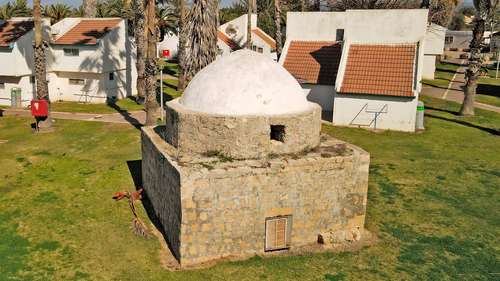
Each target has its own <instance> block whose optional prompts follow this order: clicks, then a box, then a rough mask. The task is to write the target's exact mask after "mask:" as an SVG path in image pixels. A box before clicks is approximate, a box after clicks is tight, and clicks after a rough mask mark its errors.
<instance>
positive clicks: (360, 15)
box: [345, 9, 428, 43]
mask: <svg viewBox="0 0 500 281" xmlns="http://www.w3.org/2000/svg"><path fill="white" fill-rule="evenodd" d="M345 13H346V15H345V17H346V19H347V20H346V26H345V37H346V38H347V39H348V40H350V41H351V42H352V43H415V42H418V41H423V40H424V38H425V33H426V29H427V14H428V10H426V9H396V10H347V11H346V12H345Z"/></svg>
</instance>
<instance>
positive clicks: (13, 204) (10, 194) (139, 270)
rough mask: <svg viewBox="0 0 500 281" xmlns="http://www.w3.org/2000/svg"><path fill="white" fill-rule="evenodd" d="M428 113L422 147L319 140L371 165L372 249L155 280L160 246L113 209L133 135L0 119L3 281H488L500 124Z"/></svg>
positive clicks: (400, 137)
mask: <svg viewBox="0 0 500 281" xmlns="http://www.w3.org/2000/svg"><path fill="white" fill-rule="evenodd" d="M424 101H425V103H426V107H427V108H428V110H427V112H426V114H427V117H426V120H425V121H426V123H425V125H426V129H427V130H426V131H425V132H423V133H421V134H408V133H399V132H382V133H375V132H371V131H366V130H362V129H353V128H340V127H331V126H325V127H324V128H323V131H324V132H325V133H327V134H331V135H333V136H335V137H337V138H339V139H342V140H346V141H349V142H351V143H354V144H356V145H358V146H360V147H362V148H364V149H365V150H367V151H369V152H370V153H371V166H370V178H369V192H368V209H367V218H366V227H367V229H369V230H370V231H372V232H374V233H376V234H377V235H378V236H379V238H380V242H379V243H378V244H376V245H374V246H371V247H368V248H364V249H362V250H361V251H359V252H355V253H324V254H315V255H304V256H296V257H272V258H262V257H254V258H251V259H249V260H246V261H238V262H225V263H219V264H217V265H216V266H214V267H211V268H208V269H199V270H191V271H183V272H170V271H167V270H165V269H163V268H162V267H161V265H160V258H159V243H158V241H157V240H155V239H149V240H143V239H140V238H137V237H136V236H134V235H133V234H132V231H131V229H130V221H131V219H132V216H131V214H130V212H129V210H128V206H127V203H126V202H114V201H113V200H112V199H111V196H112V194H113V192H115V191H118V190H132V189H133V188H134V187H133V182H132V179H131V177H130V175H129V171H128V169H127V163H126V161H129V160H137V159H140V157H141V154H140V134H139V131H137V130H135V129H132V128H131V127H130V126H127V125H121V124H106V123H99V122H79V121H65V120H57V123H56V124H57V128H56V131H55V132H53V133H45V134H37V135H34V134H32V133H31V129H30V128H29V124H30V122H31V120H30V119H29V118H19V117H12V116H7V117H1V118H0V140H3V141H5V140H6V141H7V142H3V141H2V142H0V148H1V151H2V153H1V154H0V167H1V169H0V210H1V211H0V280H2V281H3V280H242V281H243V280H326V281H328V280H498V275H495V274H494V273H498V269H499V268H500V242H499V239H498V237H500V209H499V207H498V206H499V205H500V189H499V188H498V187H499V186H500V150H499V147H500V138H499V137H498V136H494V135H492V134H491V133H489V132H488V129H492V128H495V129H498V125H499V124H500V114H496V113H493V112H487V111H483V110H480V109H477V110H476V113H477V116H476V117H470V118H459V117H457V116H455V115H454V114H452V113H450V112H456V111H457V110H458V108H459V105H458V104H455V103H450V102H446V101H442V100H436V99H432V98H426V97H424ZM429 108H434V109H431V110H429ZM448 111H450V112H448ZM139 207H140V206H139ZM139 211H140V215H141V216H142V217H143V218H144V217H145V214H144V211H143V209H142V208H141V207H140V208H139Z"/></svg>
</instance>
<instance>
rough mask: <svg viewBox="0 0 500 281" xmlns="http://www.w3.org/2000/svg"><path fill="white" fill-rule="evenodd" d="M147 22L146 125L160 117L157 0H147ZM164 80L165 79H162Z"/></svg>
mask: <svg viewBox="0 0 500 281" xmlns="http://www.w3.org/2000/svg"><path fill="white" fill-rule="evenodd" d="M145 10H146V22H145V30H144V37H145V39H146V40H145V42H146V44H145V53H144V58H145V65H144V66H145V69H144V74H145V75H144V89H145V101H144V109H145V110H146V126H152V125H155V124H156V120H157V119H158V107H159V106H158V101H157V99H156V73H157V66H156V43H157V39H158V33H157V31H158V29H157V24H158V23H157V21H156V2H155V0H147V2H146V6H145ZM162 82H163V81H162ZM161 94H163V93H161Z"/></svg>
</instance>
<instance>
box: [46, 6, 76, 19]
mask: <svg viewBox="0 0 500 281" xmlns="http://www.w3.org/2000/svg"><path fill="white" fill-rule="evenodd" d="M72 14H73V12H72V11H71V8H70V7H69V6H68V5H66V4H59V3H57V4H52V5H48V6H45V7H44V9H43V15H44V16H46V17H48V18H50V23H51V24H54V23H56V22H59V21H60V20H62V19H64V18H67V17H70V16H71V15H72Z"/></svg>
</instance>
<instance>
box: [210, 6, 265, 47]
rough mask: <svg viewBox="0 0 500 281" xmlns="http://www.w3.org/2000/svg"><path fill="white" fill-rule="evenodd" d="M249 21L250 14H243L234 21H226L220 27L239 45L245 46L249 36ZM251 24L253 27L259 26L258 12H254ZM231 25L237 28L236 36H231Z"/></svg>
mask: <svg viewBox="0 0 500 281" xmlns="http://www.w3.org/2000/svg"><path fill="white" fill-rule="evenodd" d="M247 22H248V16H247V15H246V14H245V15H242V16H239V17H237V18H235V19H234V20H232V21H229V22H226V23H225V24H223V25H221V26H220V27H219V30H220V31H222V32H224V33H225V34H227V35H228V37H229V38H231V39H232V40H233V41H234V42H236V44H238V45H239V46H243V45H244V44H245V42H246V40H247V39H246V38H247ZM251 24H252V26H251V27H252V29H255V28H257V14H252V19H251ZM229 26H232V27H233V28H236V30H237V32H236V34H235V35H234V37H232V36H229V34H228V32H227V29H228V27H229ZM252 38H253V37H252Z"/></svg>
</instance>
